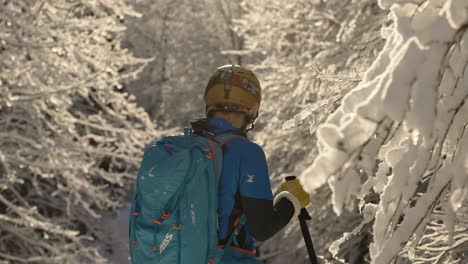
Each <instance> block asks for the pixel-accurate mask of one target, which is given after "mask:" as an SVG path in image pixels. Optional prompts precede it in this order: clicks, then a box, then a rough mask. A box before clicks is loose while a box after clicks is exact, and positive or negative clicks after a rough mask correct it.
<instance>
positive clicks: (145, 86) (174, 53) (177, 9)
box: [125, 0, 242, 127]
mask: <svg viewBox="0 0 468 264" xmlns="http://www.w3.org/2000/svg"><path fill="white" fill-rule="evenodd" d="M136 8H137V10H139V11H140V12H141V13H142V14H143V17H142V18H140V19H132V23H131V24H130V26H129V28H128V30H127V34H126V38H125V39H126V40H125V43H126V44H125V45H127V46H128V47H129V49H130V50H131V51H133V52H134V53H135V55H136V56H138V57H142V58H153V59H154V60H153V61H152V62H150V63H149V64H148V66H147V67H146V68H145V69H144V71H143V73H142V75H141V78H139V79H138V80H135V81H133V82H131V83H129V84H128V87H129V89H130V92H131V93H133V94H134V95H135V96H136V97H137V101H138V103H139V104H140V105H141V106H143V107H144V108H145V110H146V111H147V112H148V113H149V114H150V116H151V117H152V118H153V119H154V120H156V121H157V122H158V123H159V124H160V125H164V126H169V127H173V126H183V125H186V124H187V121H188V120H189V119H191V118H194V117H202V116H203V115H204V111H205V109H204V104H203V92H204V88H205V86H206V83H207V81H208V79H209V78H210V76H211V74H212V72H213V71H214V70H215V69H216V68H217V67H219V66H222V65H225V64H229V63H241V62H242V60H241V58H240V56H236V55H230V53H229V52H232V51H233V50H238V49H240V48H241V47H242V39H241V38H240V37H239V36H238V35H236V34H235V33H234V31H233V27H232V23H233V22H232V21H233V20H234V18H236V17H238V16H239V15H240V14H239V8H240V6H239V4H238V3H237V2H236V1H226V0H205V1H191V0H155V1H144V2H141V3H140V4H139V5H137V6H136ZM224 51H225V52H224Z"/></svg>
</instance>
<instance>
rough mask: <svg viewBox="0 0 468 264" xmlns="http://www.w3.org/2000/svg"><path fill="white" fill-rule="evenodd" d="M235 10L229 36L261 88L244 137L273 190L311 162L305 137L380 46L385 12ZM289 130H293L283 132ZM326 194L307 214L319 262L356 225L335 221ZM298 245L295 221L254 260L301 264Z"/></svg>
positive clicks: (266, 5)
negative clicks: (251, 59)
mask: <svg viewBox="0 0 468 264" xmlns="http://www.w3.org/2000/svg"><path fill="white" fill-rule="evenodd" d="M242 7H243V12H242V14H244V15H243V16H242V17H241V19H239V20H236V21H235V22H236V23H235V30H236V32H237V33H238V34H240V35H241V36H243V37H244V39H245V46H244V50H243V51H242V53H243V54H246V55H248V56H258V57H260V58H261V62H260V63H252V64H250V65H247V66H249V67H251V68H253V69H254V70H255V72H256V73H257V75H258V77H259V79H260V81H261V84H262V89H263V96H262V97H263V101H262V104H261V108H260V109H261V111H260V117H259V119H258V121H257V123H256V127H257V128H256V129H255V130H253V131H252V132H253V133H254V138H255V141H256V142H258V143H260V144H261V145H262V147H263V148H264V150H265V152H266V154H267V157H268V163H269V171H270V176H271V182H272V185H273V187H274V188H276V187H277V186H278V183H279V182H280V181H282V180H283V177H284V176H286V175H290V174H296V175H297V174H300V173H301V172H302V171H303V170H304V169H305V168H306V167H307V166H308V165H310V163H311V161H312V160H313V157H315V155H316V151H315V150H314V143H315V138H314V137H311V136H310V132H312V133H314V132H315V130H316V128H317V125H319V124H321V123H323V122H324V121H325V119H326V117H327V116H328V115H329V114H330V113H331V112H333V111H334V110H335V109H336V107H337V106H338V105H339V104H340V102H341V99H342V98H343V96H344V95H345V94H346V93H347V92H348V91H350V90H351V89H352V88H353V87H355V86H356V85H357V83H359V81H360V80H361V78H362V72H364V71H365V70H366V69H367V67H368V65H369V64H370V62H371V61H372V60H373V59H374V58H375V56H376V55H377V53H378V51H379V49H381V47H382V46H383V40H382V38H381V37H380V28H381V25H382V24H383V23H384V22H385V19H386V12H384V11H382V10H381V9H380V8H379V7H378V6H377V4H376V3H374V2H373V1H351V0H350V1H343V0H336V1H335V0H329V1H302V0H301V1H293V2H290V3H286V2H281V1H263V0H251V1H245V2H244V4H243V5H242ZM259 14H261V15H259ZM301 111H303V112H302V113H300V114H299V115H297V116H296V117H295V118H294V120H291V121H288V122H286V123H285V121H286V120H288V119H291V117H292V116H294V115H296V114H297V113H298V112H301ZM294 126H301V128H300V129H288V128H292V127H294ZM282 128H284V129H282ZM313 175H314V173H310V177H313ZM330 195H331V191H330V190H329V189H328V188H327V187H326V186H324V187H322V188H321V189H320V190H319V191H317V192H315V194H314V195H313V198H312V200H313V202H312V206H311V207H310V208H309V209H310V212H311V214H312V216H313V219H312V221H311V223H310V231H311V232H312V238H313V240H314V243H315V246H316V250H317V252H318V253H319V254H320V255H322V256H324V258H325V259H330V258H331V254H329V253H328V247H329V245H330V244H331V243H332V242H333V241H334V240H335V239H337V238H339V237H340V236H341V235H342V233H343V232H345V231H351V230H352V228H353V227H354V226H356V225H358V224H359V222H360V216H359V214H358V212H357V210H356V212H355V213H344V214H342V215H341V216H340V217H337V216H336V215H335V214H334V212H333V210H332V209H331V204H330V202H329V196H330ZM330 223H333V224H330ZM302 241H303V239H302V235H301V231H300V229H299V226H298V225H297V220H293V221H292V224H291V225H289V226H288V227H287V228H286V229H285V230H284V231H283V232H281V233H280V234H278V235H277V236H275V237H274V238H272V239H270V240H269V241H267V242H265V243H263V244H262V245H261V246H260V250H259V251H260V254H261V256H260V257H261V258H263V259H265V260H266V261H267V263H308V262H307V261H308V260H306V258H305V256H306V255H307V252H306V250H305V248H304V244H303V242H302ZM359 243H360V241H359V240H357V241H356V243H353V246H358V245H359Z"/></svg>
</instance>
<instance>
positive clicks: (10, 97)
mask: <svg viewBox="0 0 468 264" xmlns="http://www.w3.org/2000/svg"><path fill="white" fill-rule="evenodd" d="M126 15H128V16H137V15H138V14H137V13H135V12H134V11H133V10H132V9H131V8H130V7H129V6H127V4H126V3H125V1H123V0H121V1H120V0H113V1H107V0H93V1H82V0H78V1H66V0H54V1H34V0H15V1H9V0H2V1H0V259H3V260H6V261H7V263H9V262H11V263H26V262H28V263H29V262H31V263H96V262H102V261H103V258H102V256H101V252H99V248H98V247H96V244H92V241H94V240H96V239H97V240H105V238H104V237H103V234H102V233H101V232H100V225H99V224H98V219H99V217H100V212H102V211H105V210H113V209H115V208H117V207H118V206H120V205H121V202H122V201H123V199H124V198H125V195H126V193H127V192H126V191H125V188H123V187H126V185H127V184H128V183H129V179H132V180H133V178H134V173H135V170H136V169H137V167H138V165H139V162H140V159H141V155H142V149H143V147H144V145H145V144H147V143H149V141H150V140H151V139H153V137H154V136H155V130H154V127H153V124H152V123H151V121H150V120H149V118H148V117H147V115H146V113H145V112H144V111H143V109H141V108H138V107H136V104H135V103H134V97H133V96H130V95H128V94H127V93H125V92H122V90H121V89H122V85H121V84H120V83H121V81H123V80H126V79H128V78H134V77H135V76H136V75H137V74H138V73H139V72H140V71H141V68H142V67H143V66H144V65H145V63H146V61H145V60H141V59H136V58H134V57H133V56H132V55H131V54H129V53H128V51H127V50H125V49H122V48H121V46H120V42H121V39H122V34H123V31H124V30H125V26H124V24H123V22H124V16H126Z"/></svg>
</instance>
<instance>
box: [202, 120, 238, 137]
mask: <svg viewBox="0 0 468 264" xmlns="http://www.w3.org/2000/svg"><path fill="white" fill-rule="evenodd" d="M208 128H209V130H210V132H212V133H214V134H219V133H224V132H228V131H232V132H236V133H239V134H242V135H244V136H245V134H244V133H243V132H242V131H241V130H240V129H238V128H236V127H235V126H233V125H231V123H229V121H227V120H226V119H223V118H219V117H214V118H212V119H211V120H210V121H209V122H208Z"/></svg>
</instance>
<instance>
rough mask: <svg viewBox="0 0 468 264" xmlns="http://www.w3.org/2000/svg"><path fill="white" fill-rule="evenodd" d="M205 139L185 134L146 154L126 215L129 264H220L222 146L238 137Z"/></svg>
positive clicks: (159, 143)
mask: <svg viewBox="0 0 468 264" xmlns="http://www.w3.org/2000/svg"><path fill="white" fill-rule="evenodd" d="M203 133H204V134H203V136H200V135H197V134H192V133H191V131H190V130H189V129H188V128H186V129H184V135H179V136H169V137H164V138H162V139H160V140H159V141H156V142H155V143H154V144H152V145H150V146H149V147H147V148H146V149H145V152H144V155H143V160H142V162H141V165H140V169H139V171H138V176H137V182H136V191H135V193H134V196H133V200H132V204H131V211H130V227H129V240H130V256H131V261H132V264H149V263H151V264H153V263H167V264H189V263H190V264H214V263H219V261H217V260H219V259H220V258H221V256H222V255H223V250H222V249H221V248H219V247H218V235H217V220H218V219H217V209H218V195H217V193H218V178H219V176H220V173H221V166H222V158H223V156H222V148H221V146H222V145H223V144H225V143H226V142H227V141H229V140H231V139H234V138H238V137H240V136H236V135H234V134H232V133H226V134H222V135H220V136H214V135H212V134H210V133H208V132H203ZM244 222H245V221H242V223H244ZM239 228H240V225H238V226H237V228H236V229H237V230H238V229H239ZM232 236H233V235H231V237H232ZM231 240H232V239H229V241H231Z"/></svg>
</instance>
